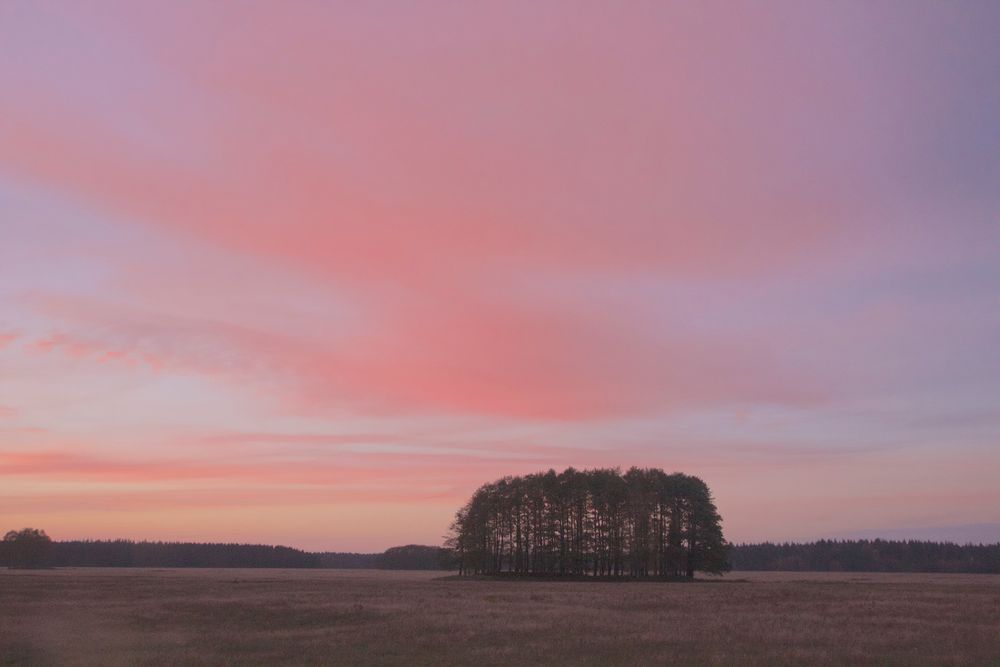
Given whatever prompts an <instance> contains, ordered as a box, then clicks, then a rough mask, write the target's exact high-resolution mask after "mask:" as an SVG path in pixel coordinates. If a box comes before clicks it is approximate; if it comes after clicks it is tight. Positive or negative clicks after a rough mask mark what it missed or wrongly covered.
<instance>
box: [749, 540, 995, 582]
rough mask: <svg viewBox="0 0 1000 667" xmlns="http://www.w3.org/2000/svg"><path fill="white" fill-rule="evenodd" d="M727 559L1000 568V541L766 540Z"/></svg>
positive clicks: (765, 563) (797, 567)
mask: <svg viewBox="0 0 1000 667" xmlns="http://www.w3.org/2000/svg"><path fill="white" fill-rule="evenodd" d="M729 559H730V562H731V563H732V565H733V569H734V570H784V571H844V572H967V573H984V574H1000V544H985V545H981V544H967V545H958V544H952V543H948V542H921V541H895V540H892V541H890V540H820V541H819V542H812V543H809V544H787V543H786V544H772V543H769V542H767V543H764V544H738V545H735V546H734V547H733V548H732V551H731V552H730V555H729Z"/></svg>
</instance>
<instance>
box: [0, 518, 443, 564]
mask: <svg viewBox="0 0 1000 667" xmlns="http://www.w3.org/2000/svg"><path fill="white" fill-rule="evenodd" d="M450 563H451V556H450V552H449V551H448V550H446V549H443V548H441V547H432V546H420V545H414V544H411V545H407V546H402V547H392V548H391V549H387V550H386V551H385V552H384V553H369V554H365V553H339V552H319V553H311V552H307V551H301V550H299V549H293V548H291V547H282V546H268V545H262V544H226V543H191V542H135V541H132V540H73V541H66V542H53V541H52V540H51V539H49V537H48V536H47V535H45V532H44V531H40V530H35V529H32V528H26V529H24V530H21V531H10V532H9V533H7V534H6V536H5V537H4V539H3V540H2V541H0V566H9V567H219V568H224V567H262V568H379V569H390V570H391V569H401V570H431V569H447V568H448V567H449V565H450Z"/></svg>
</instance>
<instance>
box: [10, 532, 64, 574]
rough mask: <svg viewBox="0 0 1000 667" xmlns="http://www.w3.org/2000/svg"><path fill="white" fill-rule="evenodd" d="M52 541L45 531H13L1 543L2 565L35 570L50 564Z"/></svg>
mask: <svg viewBox="0 0 1000 667" xmlns="http://www.w3.org/2000/svg"><path fill="white" fill-rule="evenodd" d="M51 549H52V540H51V539H50V538H49V536H48V535H46V534H45V531H44V530H38V529H37V528H24V529H22V530H11V531H9V532H8V533H7V534H6V535H4V536H3V542H2V543H0V563H4V564H6V565H7V566H8V567H16V568H34V567H45V566H47V565H48V564H49V555H50V551H51Z"/></svg>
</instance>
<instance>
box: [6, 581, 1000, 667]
mask: <svg viewBox="0 0 1000 667" xmlns="http://www.w3.org/2000/svg"><path fill="white" fill-rule="evenodd" d="M441 577H442V574H441V573H435V572H386V571H371V570H208V569H206V570H201V569H197V570H179V569H174V570H154V569H59V570H47V571H6V570H0V664H2V665H22V664H23V665H50V664H51V665H76V664H79V665H145V664H149V665H180V664H195V665H197V664H204V665H220V664H247V665H257V664H261V665H263V664H295V665H306V664H335V665H376V664H377V665H407V666H410V665H476V666H477V667H480V666H484V665H514V664H517V665H536V664H567V665H616V664H620V665H647V664H649V665H652V664H656V665H660V664H675V665H689V664H690V665H701V664H708V665H803V664H838V665H840V664H852V665H865V664H872V665H920V664H934V665H1000V575H891V574H856V573H850V574H849V573H845V574H833V573H734V574H730V575H729V576H727V577H725V578H724V579H722V580H706V581H704V582H694V583H657V582H627V583H611V582H600V583H598V582H551V581H484V580H472V581H470V580H458V579H455V578H441Z"/></svg>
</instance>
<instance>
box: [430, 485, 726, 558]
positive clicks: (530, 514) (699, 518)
mask: <svg viewBox="0 0 1000 667" xmlns="http://www.w3.org/2000/svg"><path fill="white" fill-rule="evenodd" d="M721 521H722V520H721V518H720V517H719V513H718V511H717V510H716V508H715V503H714V501H713V500H712V495H711V493H710V492H709V490H708V486H707V485H706V484H705V483H704V482H703V481H702V480H700V479H698V478H697V477H691V476H689V475H683V474H680V473H675V474H672V475H667V474H666V473H664V472H663V471H662V470H660V469H657V468H631V469H630V470H628V472H626V473H625V474H622V472H621V470H620V469H618V468H608V469H597V470H583V471H579V470H575V469H573V468H567V469H566V470H564V471H563V472H562V473H559V474H556V472H555V471H554V470H549V471H548V472H546V473H536V474H533V475H527V476H525V477H504V478H503V479H499V480H497V481H495V482H492V483H490V484H484V485H483V486H481V487H480V488H479V489H477V490H476V492H475V493H474V494H473V495H472V498H470V499H469V502H468V503H466V504H465V505H464V506H463V507H462V508H461V509H460V510H459V511H458V513H457V514H456V516H455V521H454V523H453V524H452V527H451V528H452V535H451V537H450V538H449V539H448V542H447V545H448V547H449V548H451V549H453V550H454V554H455V558H456V559H457V560H458V565H459V571H460V574H466V573H468V574H516V575H534V574H544V575H557V576H563V575H566V576H583V575H591V576H603V577H621V576H631V577H687V578H693V577H694V574H695V572H696V571H697V572H709V573H712V574H721V573H722V572H725V571H726V570H727V569H728V562H727V553H728V545H727V543H726V541H725V539H724V538H723V535H722V527H721Z"/></svg>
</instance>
